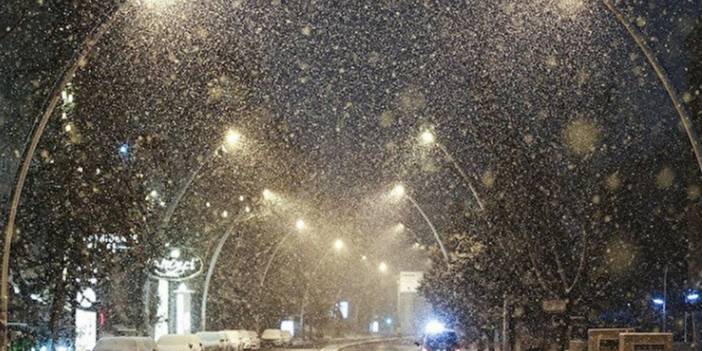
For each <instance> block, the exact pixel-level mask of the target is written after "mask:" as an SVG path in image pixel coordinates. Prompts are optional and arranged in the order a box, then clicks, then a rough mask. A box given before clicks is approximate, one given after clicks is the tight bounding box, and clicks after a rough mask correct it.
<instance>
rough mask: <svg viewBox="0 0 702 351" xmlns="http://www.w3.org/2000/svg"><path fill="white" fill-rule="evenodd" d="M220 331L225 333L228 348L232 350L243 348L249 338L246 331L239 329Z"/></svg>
mask: <svg viewBox="0 0 702 351" xmlns="http://www.w3.org/2000/svg"><path fill="white" fill-rule="evenodd" d="M221 333H224V334H226V335H227V339H228V341H229V349H230V350H233V351H241V350H244V345H245V344H246V341H247V340H248V338H249V335H248V334H246V332H244V331H241V330H222V331H221Z"/></svg>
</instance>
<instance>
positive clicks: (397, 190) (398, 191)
mask: <svg viewBox="0 0 702 351" xmlns="http://www.w3.org/2000/svg"><path fill="white" fill-rule="evenodd" d="M390 195H391V196H393V197H395V198H397V199H399V198H402V197H405V198H407V199H408V200H409V201H410V203H412V206H414V208H415V209H416V210H417V212H419V214H420V215H421V216H422V218H423V219H424V221H425V222H426V223H427V225H428V226H429V229H431V232H432V234H434V239H435V240H436V242H437V244H439V249H440V250H441V254H442V255H443V256H444V261H446V264H448V263H449V256H448V252H447V251H446V247H444V243H443V242H442V241H441V237H439V233H438V232H437V231H436V228H435V227H434V224H433V223H432V222H431V220H430V219H429V217H428V216H427V214H426V213H425V212H424V210H423V209H422V207H421V206H419V204H418V203H417V201H415V200H414V198H412V196H410V195H409V194H407V191H405V187H404V186H403V185H402V184H397V185H395V187H394V188H393V189H392V190H391V191H390Z"/></svg>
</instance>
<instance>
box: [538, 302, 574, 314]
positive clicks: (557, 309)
mask: <svg viewBox="0 0 702 351" xmlns="http://www.w3.org/2000/svg"><path fill="white" fill-rule="evenodd" d="M567 304H568V300H563V299H553V300H544V301H543V302H542V305H541V308H542V309H543V310H544V312H546V313H563V312H565V310H566V305H567Z"/></svg>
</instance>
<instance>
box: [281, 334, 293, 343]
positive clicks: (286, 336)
mask: <svg viewBox="0 0 702 351" xmlns="http://www.w3.org/2000/svg"><path fill="white" fill-rule="evenodd" d="M282 336H283V345H285V346H291V345H292V339H293V335H292V333H291V332H289V331H287V330H283V333H282Z"/></svg>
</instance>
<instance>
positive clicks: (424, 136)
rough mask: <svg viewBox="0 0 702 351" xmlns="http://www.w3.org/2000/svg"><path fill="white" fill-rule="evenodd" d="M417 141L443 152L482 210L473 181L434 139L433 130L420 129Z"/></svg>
mask: <svg viewBox="0 0 702 351" xmlns="http://www.w3.org/2000/svg"><path fill="white" fill-rule="evenodd" d="M419 143H420V144H421V145H423V146H427V147H429V146H436V147H437V148H438V149H439V150H441V153H443V154H444V157H445V158H446V160H447V161H449V162H450V163H451V164H452V165H453V168H454V169H455V170H456V172H458V174H459V175H460V176H461V178H462V179H463V183H464V184H465V185H466V186H467V187H468V188H469V189H470V192H471V193H472V194H473V197H474V198H475V202H476V203H477V204H478V207H479V208H480V210H481V211H482V210H484V209H485V206H484V205H483V201H482V200H480V197H479V196H478V192H477V191H476V190H475V187H474V186H473V182H471V180H470V178H468V176H467V175H466V173H465V172H464V171H463V168H461V166H460V165H459V164H458V162H456V159H455V158H453V156H452V155H451V154H450V153H449V152H448V150H446V147H444V145H442V144H441V143H440V142H438V141H436V135H434V132H432V131H431V130H429V129H425V130H424V131H422V133H421V134H419Z"/></svg>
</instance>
